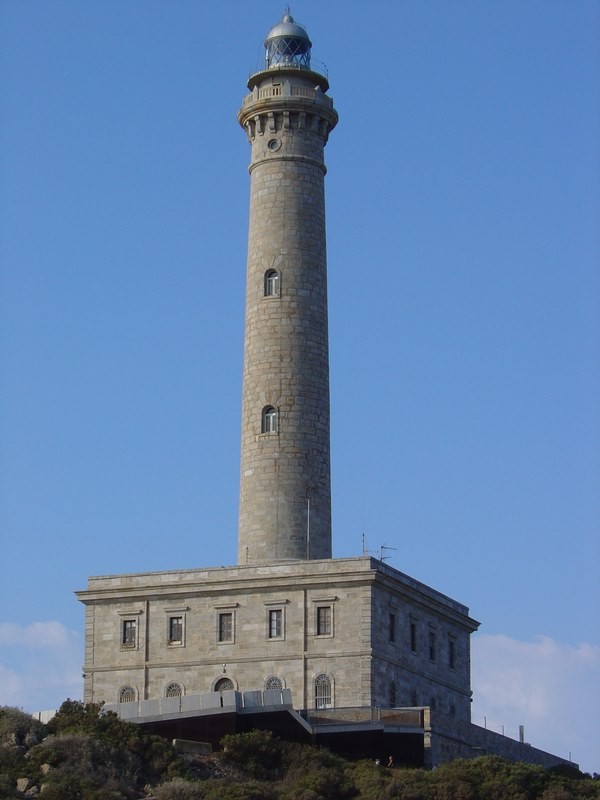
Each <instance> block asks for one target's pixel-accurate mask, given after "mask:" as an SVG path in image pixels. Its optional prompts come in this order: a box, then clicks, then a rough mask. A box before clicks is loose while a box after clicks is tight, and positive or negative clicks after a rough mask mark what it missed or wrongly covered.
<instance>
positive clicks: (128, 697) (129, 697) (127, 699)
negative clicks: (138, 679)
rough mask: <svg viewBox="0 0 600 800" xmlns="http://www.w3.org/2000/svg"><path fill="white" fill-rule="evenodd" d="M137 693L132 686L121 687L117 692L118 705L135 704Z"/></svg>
mask: <svg viewBox="0 0 600 800" xmlns="http://www.w3.org/2000/svg"><path fill="white" fill-rule="evenodd" d="M136 699H137V693H136V691H135V689H134V688H133V686H123V688H122V689H121V691H120V692H119V703H135V701H136Z"/></svg>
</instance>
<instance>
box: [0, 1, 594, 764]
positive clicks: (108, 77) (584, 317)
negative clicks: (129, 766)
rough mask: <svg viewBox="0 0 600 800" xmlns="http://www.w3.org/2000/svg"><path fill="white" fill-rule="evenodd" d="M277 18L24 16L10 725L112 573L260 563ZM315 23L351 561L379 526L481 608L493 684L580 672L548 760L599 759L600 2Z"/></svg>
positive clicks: (494, 6)
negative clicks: (251, 389) (260, 308)
mask: <svg viewBox="0 0 600 800" xmlns="http://www.w3.org/2000/svg"><path fill="white" fill-rule="evenodd" d="M282 11H283V5H279V4H277V3H274V2H263V1H262V0H261V1H260V2H254V3H247V2H230V3H223V4H219V5H217V4H209V3H201V2H192V1H191V0H172V1H171V2H166V0H161V1H158V0H143V1H142V0H118V1H117V0H102V2H100V1H99V0H96V1H95V2H94V1H92V0H89V2H80V1H77V0H70V1H67V0H52V2H37V3H33V2H29V3H28V2H23V1H22V0H3V2H2V3H1V4H0V103H1V115H2V128H1V130H0V151H1V152H0V158H1V172H2V176H3V177H2V183H1V187H0V258H1V269H2V277H1V287H0V288H1V294H2V315H1V316H2V318H1V321H0V348H1V350H0V356H1V363H2V387H1V397H0V413H1V431H0V433H1V441H2V451H1V457H0V479H1V488H0V492H1V496H0V501H1V509H0V525H1V528H0V530H1V536H2V550H1V560H0V583H1V586H0V612H1V616H0V622H2V623H4V628H2V627H1V626H0V678H1V677H2V675H5V678H6V680H5V681H4V685H5V686H11V687H14V691H13V693H12V694H11V693H10V692H9V693H8V694H7V696H6V697H3V696H2V694H1V693H0V703H2V702H17V703H18V704H20V705H24V706H26V707H31V708H32V709H34V708H38V707H52V706H53V704H55V703H56V702H60V699H62V698H63V697H64V696H66V694H63V695H61V694H60V692H61V691H62V690H63V689H65V687H64V686H63V685H62V684H60V679H59V678H58V677H57V678H56V680H55V681H54V683H53V684H52V686H50V681H49V680H48V681H47V683H46V684H45V683H44V680H43V676H40V675H39V674H37V677H36V678H35V681H37V683H36V684H35V685H36V689H35V692H34V691H33V678H31V675H30V673H29V671H28V670H30V669H32V668H33V667H32V663H33V662H36V661H37V663H38V669H39V663H41V662H43V660H44V658H48V659H51V655H50V651H48V652H46V651H43V649H41V648H42V645H41V644H40V643H39V642H40V639H42V640H44V641H46V638H47V641H48V642H49V644H48V647H49V648H50V649H51V648H52V646H53V643H54V644H56V641H57V639H56V637H55V638H53V635H52V632H54V634H56V636H57V637H58V639H60V637H61V636H63V637H66V638H64V641H67V640H68V641H69V642H70V645H69V646H70V647H72V648H73V652H75V653H76V655H75V656H74V659H75V660H74V662H73V663H74V664H75V667H74V668H73V674H75V672H78V671H79V668H80V664H81V661H82V659H83V652H82V645H81V636H82V631H83V609H82V607H80V605H79V604H78V603H77V601H76V600H75V598H74V596H73V591H74V590H76V589H82V588H84V587H85V585H86V580H87V577H88V575H97V574H108V573H118V572H137V571H145V570H161V569H171V568H186V567H194V566H211V565H220V564H224V565H225V564H233V563H235V561H236V535H237V530H236V529H237V504H238V469H239V426H240V395H241V368H242V349H243V305H244V281H245V258H246V234H247V219H248V188H249V183H248V174H247V164H248V160H249V148H248V144H247V142H246V139H245V135H244V133H243V132H242V130H241V129H240V128H239V127H238V125H237V122H236V112H237V110H238V108H239V106H240V104H241V100H242V97H243V95H244V94H245V92H246V87H245V81H246V78H247V76H248V74H249V73H250V72H252V71H255V70H256V69H257V68H258V66H259V65H260V63H261V62H260V60H259V59H261V57H262V42H263V40H264V36H265V34H266V32H267V31H268V29H269V28H270V27H271V26H272V25H273V24H274V23H275V22H276V21H278V19H279V18H280V16H281V14H282ZM292 13H293V14H294V16H295V18H296V19H297V20H298V21H299V22H301V23H302V24H304V25H305V26H306V27H307V29H308V32H309V34H310V36H311V39H312V41H313V56H314V57H315V58H316V59H318V60H320V61H322V62H325V63H326V64H327V67H328V69H329V78H330V83H331V92H330V93H331V95H332V96H333V98H334V101H335V105H336V108H337V109H338V111H339V114H340V122H339V125H338V128H337V129H336V130H335V131H334V132H333V134H332V136H331V139H330V142H329V144H328V146H327V151H326V157H327V163H328V168H329V172H328V175H327V178H326V189H327V204H328V205H327V213H328V260H329V280H330V284H329V291H330V348H331V392H332V428H333V433H332V450H333V459H332V473H333V498H334V500H333V502H334V507H333V511H334V553H335V555H336V556H346V555H358V554H360V552H361V549H362V540H361V537H362V534H363V533H364V534H365V536H366V540H367V543H368V547H369V548H370V549H371V550H373V551H374V552H375V551H378V550H379V548H380V546H381V545H388V546H390V547H392V548H395V549H394V550H389V551H386V552H387V554H388V555H389V556H391V559H390V563H391V564H392V565H393V566H394V567H396V568H397V569H400V570H402V571H403V572H406V573H408V574H410V575H412V576H414V577H416V578H418V579H420V580H422V581H424V582H426V583H428V584H430V585H432V586H434V587H436V588H437V589H439V590H440V591H442V592H445V593H446V594H449V595H451V596H452V597H455V598H456V599H458V600H460V601H461V602H464V603H465V604H466V605H468V606H469V607H470V609H471V613H472V615H473V616H475V617H476V618H477V619H479V620H481V621H482V623H483V624H482V627H481V632H480V633H479V634H477V635H476V636H475V637H474V666H473V669H474V687H475V689H476V690H477V687H478V685H480V686H481V687H482V690H481V692H482V694H484V693H485V692H484V689H483V680H484V677H485V676H484V672H485V675H487V676H488V677H489V674H490V673H489V670H487V669H484V666H483V664H484V654H483V652H484V648H483V645H486V646H488V647H492V646H497V647H499V648H500V650H502V647H504V646H506V651H507V652H508V651H510V648H511V647H514V648H517V650H518V648H519V647H520V648H521V651H519V652H521V654H522V653H523V648H525V649H526V648H529V650H528V651H527V652H528V653H529V656H531V658H533V659H534V662H533V666H532V665H531V664H530V665H529V666H528V667H527V669H525V668H524V672H529V673H531V672H532V671H534V672H535V670H536V669H540V671H541V672H543V673H544V674H546V673H547V674H550V673H551V672H552V670H553V669H554V668H555V667H556V665H557V663H558V662H559V661H560V663H561V664H562V666H561V670H557V671H558V672H559V673H560V676H562V677H560V676H559V677H557V678H556V683H552V686H551V687H548V698H550V696H551V695H552V696H553V699H554V700H556V696H557V694H558V695H561V696H563V697H566V696H569V697H571V693H574V694H573V696H572V699H571V701H570V706H569V707H570V709H571V711H572V712H574V714H573V716H572V719H571V722H569V723H565V725H566V731H564V732H563V733H564V736H563V739H560V740H557V739H556V738H555V739H553V738H552V737H551V736H550V738H546V739H544V737H543V731H544V730H546V731H547V730H548V728H549V727H551V721H549V718H544V719H543V721H538V722H539V728H540V731H542V740H541V741H540V739H539V737H538V739H537V740H534V737H533V733H532V736H531V739H532V742H533V743H534V744H538V745H540V746H542V747H547V748H549V749H552V748H554V749H555V751H559V749H560V752H559V754H560V755H567V750H571V749H572V751H573V753H572V755H573V758H574V759H575V760H579V761H581V762H582V765H583V766H584V767H585V768H587V769H596V770H598V771H600V757H597V754H598V752H599V751H600V746H599V743H598V735H597V731H596V732H593V730H592V729H590V730H589V733H588V734H587V735H586V736H581V737H580V738H578V736H579V728H580V724H581V713H584V712H589V711H590V710H592V709H594V708H595V712H594V713H595V714H596V718H597V714H598V713H600V707H599V706H600V703H599V698H598V682H599V678H598V676H599V675H600V629H599V622H598V620H599V610H600V588H599V586H600V581H599V577H598V576H599V572H600V556H599V538H600V537H599V528H600V525H599V523H600V500H599V497H600V493H599V488H600V411H599V408H600V406H599V401H600V367H599V364H600V358H599V356H600V314H599V300H600V272H599V262H600V258H599V256H600V234H599V227H598V221H599V218H600V188H599V187H600V159H599V150H598V142H599V141H600V102H599V99H598V98H599V88H600V48H599V45H598V30H599V28H600V24H599V23H600V3H598V2H590V1H589V0H575V1H573V0H564V1H563V2H558V1H557V0H529V1H528V2H521V0H518V1H517V0H502V1H500V0H495V1H490V2H486V3H482V2H479V0H456V2H446V1H445V0H444V2H441V1H439V2H436V0H428V1H426V2H417V1H416V0H410V1H407V2H384V0H373V2H370V3H360V4H359V3H348V2H339V1H338V0H332V1H331V2H322V0H319V2H317V0H303V2H301V3H298V4H297V5H296V4H293V5H292ZM34 623H40V625H39V626H38V627H37V628H35V627H33V628H32V625H34ZM42 623H43V625H42ZM44 626H45V627H44ZM36 630H37V631H38V633H39V632H45V633H44V635H41V636H39V637H38V636H37V635H35V631H36ZM2 631H4V633H2ZM49 632H50V633H49ZM57 632H58V633H57ZM44 637H46V638H44ZM478 637H479V638H480V643H481V644H480V645H478V644H477V640H478ZM36 646H37V647H38V648H39V649H38V651H36V650H35V648H36ZM477 647H481V656H480V657H479V656H478V652H479V651H478V650H477ZM548 648H550V650H548ZM552 648H555V649H554V650H553V649H552ZM486 652H488V651H486ZM502 652H504V651H502ZM548 653H550V655H548ZM552 653H553V654H554V655H552ZM488 655H489V653H488ZM513 655H514V653H513ZM515 657H516V656H515ZM478 658H481V660H480V661H478V660H477V659H478ZM536 658H537V659H538V661H535V659H536ZM544 658H546V659H547V660H546V661H544ZM490 659H491V662H492V663H494V664H497V663H498V660H499V656H498V653H497V652H496V655H494V656H490ZM561 659H562V660H561ZM48 663H50V660H49V661H48ZM71 666H72V664H71V663H70V666H69V668H70V667H71ZM508 666H510V664H508ZM64 669H67V667H66V666H65V667H64ZM2 670H4V672H2ZM578 670H580V671H578ZM49 671H51V670H49ZM552 674H553V675H554V673H552ZM538 678H539V680H540V681H541V677H539V676H538ZM476 679H477V680H476ZM28 681H32V683H31V684H28ZM561 681H562V683H561ZM0 683H1V682H0ZM71 686H72V684H71ZM19 691H20V692H21V694H19ZM65 691H66V690H65ZM524 692H525V694H527V689H526V688H525V690H524ZM25 695H26V696H25ZM513 699H514V698H513ZM509 706H510V703H509V702H508V700H507V702H506V703H505V705H504V706H502V704H501V708H500V709H499V710H498V714H499V715H501V714H502V713H506V714H507V716H510V715H513V716H514V719H513V718H512V717H511V720H510V722H511V724H512V723H513V722H514V727H515V728H516V726H517V725H518V724H520V723H523V722H525V723H526V726H527V725H528V726H529V728H528V729H529V730H532V731H533V732H536V731H537V728H536V725H537V724H538V722H535V721H534V722H533V723H532V722H531V721H530V718H529V717H527V713H528V712H526V711H525V712H524V713H523V715H522V716H525V717H526V719H523V718H522V716H519V714H520V713H521V712H520V711H518V710H517V711H515V712H514V714H513V711H512V710H509ZM510 708H512V707H510ZM578 709H580V711H581V713H580V712H579V711H578ZM486 711H487V712H488V713H489V707H486V706H485V704H483V703H481V704H480V705H478V697H477V691H476V697H475V703H474V721H477V722H480V721H481V718H482V717H483V714H486ZM535 713H536V712H535V711H531V714H532V715H533V719H534V720H535V719H537V718H536V717H535ZM486 715H487V714H486ZM592 716H593V715H592ZM476 717H478V718H476ZM497 722H498V725H499V724H500V723H504V722H506V723H507V725H508V722H509V720H508V719H506V720H504V719H498V721H497ZM569 726H570V727H569ZM594 754H596V755H594Z"/></svg>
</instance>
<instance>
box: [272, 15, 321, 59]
mask: <svg viewBox="0 0 600 800" xmlns="http://www.w3.org/2000/svg"><path fill="white" fill-rule="evenodd" d="M311 47H312V42H311V41H310V39H309V38H308V33H307V32H306V31H305V30H304V28H303V27H302V25H298V23H297V22H294V18H293V17H292V15H291V14H290V10H289V8H288V9H287V11H286V13H285V14H284V15H283V17H282V18H281V21H280V22H278V23H277V25H275V26H274V27H273V28H271V30H270V31H269V33H268V34H267V38H266V39H265V48H266V50H267V54H266V60H267V69H272V68H273V67H282V66H290V67H298V68H300V69H310V48H311Z"/></svg>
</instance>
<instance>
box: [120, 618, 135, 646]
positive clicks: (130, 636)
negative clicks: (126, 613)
mask: <svg viewBox="0 0 600 800" xmlns="http://www.w3.org/2000/svg"><path fill="white" fill-rule="evenodd" d="M121 644H122V645H123V647H136V646H137V619H124V620H123V623H122V628H121Z"/></svg>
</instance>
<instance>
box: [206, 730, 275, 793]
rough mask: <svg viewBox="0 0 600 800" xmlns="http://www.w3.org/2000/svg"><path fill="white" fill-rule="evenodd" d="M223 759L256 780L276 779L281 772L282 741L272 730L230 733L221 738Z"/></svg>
mask: <svg viewBox="0 0 600 800" xmlns="http://www.w3.org/2000/svg"><path fill="white" fill-rule="evenodd" d="M221 745H222V746H223V760H224V761H226V762H229V763H230V764H234V765H235V766H236V767H239V768H240V769H243V770H244V771H245V772H246V773H247V774H248V775H249V776H250V777H252V778H255V779H256V780H259V781H260V780H269V779H270V780H276V779H277V778H278V777H280V774H281V761H282V755H283V746H282V742H281V741H280V740H279V739H274V738H273V736H272V734H271V731H250V732H248V733H238V734H229V735H227V736H224V737H223V739H222V740H221Z"/></svg>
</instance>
